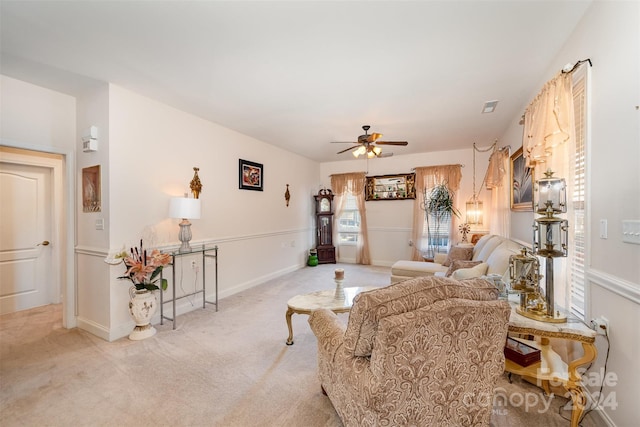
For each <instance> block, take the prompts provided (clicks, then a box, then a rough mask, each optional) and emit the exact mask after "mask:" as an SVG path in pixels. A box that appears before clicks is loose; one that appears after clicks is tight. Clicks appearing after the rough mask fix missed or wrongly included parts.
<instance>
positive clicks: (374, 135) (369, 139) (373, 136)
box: [366, 133, 382, 142]
mask: <svg viewBox="0 0 640 427" xmlns="http://www.w3.org/2000/svg"><path fill="white" fill-rule="evenodd" d="M381 136H382V134H381V133H372V134H371V135H367V138H366V140H367V142H374V141H375V140H376V139H378V138H380V137H381Z"/></svg>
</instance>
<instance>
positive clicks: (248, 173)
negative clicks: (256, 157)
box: [238, 159, 264, 191]
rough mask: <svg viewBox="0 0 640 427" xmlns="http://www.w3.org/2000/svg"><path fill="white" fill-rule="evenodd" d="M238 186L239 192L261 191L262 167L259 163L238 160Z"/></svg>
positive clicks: (262, 184)
mask: <svg viewBox="0 0 640 427" xmlns="http://www.w3.org/2000/svg"><path fill="white" fill-rule="evenodd" d="M238 179H239V184H238V185H239V186H240V189H241V190H254V191H262V189H263V186H264V166H263V165H262V164H260V163H255V162H250V161H248V160H243V159H240V161H239V178H238Z"/></svg>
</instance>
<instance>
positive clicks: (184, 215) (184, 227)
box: [169, 197, 200, 252]
mask: <svg viewBox="0 0 640 427" xmlns="http://www.w3.org/2000/svg"><path fill="white" fill-rule="evenodd" d="M169 217H171V218H180V219H182V221H181V222H180V224H179V225H180V233H179V234H178V239H180V242H182V245H181V246H180V249H179V250H180V252H190V251H191V246H190V245H189V241H190V240H191V222H189V220H190V219H200V199H190V198H188V197H172V198H171V202H170V204H169Z"/></svg>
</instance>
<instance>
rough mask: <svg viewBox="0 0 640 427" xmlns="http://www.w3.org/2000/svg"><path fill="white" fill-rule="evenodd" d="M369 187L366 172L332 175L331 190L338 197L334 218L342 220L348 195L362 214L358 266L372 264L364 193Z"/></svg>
mask: <svg viewBox="0 0 640 427" xmlns="http://www.w3.org/2000/svg"><path fill="white" fill-rule="evenodd" d="M366 185H367V177H366V174H365V173H364V172H352V173H342V174H336V175H331V188H332V189H333V194H334V195H335V197H336V203H335V206H336V210H335V215H334V218H335V220H338V221H339V220H340V216H341V215H342V212H343V210H344V206H345V202H346V197H345V196H346V195H348V194H350V195H352V196H354V197H355V199H356V206H357V207H358V212H359V214H360V231H359V233H358V239H357V240H358V241H357V243H356V245H357V246H356V264H365V265H368V264H371V256H370V255H369V235H368V232H367V215H366V211H365V206H364V191H365V187H366ZM333 234H334V239H333V241H334V242H338V227H337V225H336V224H334V227H333ZM336 250H337V251H338V256H339V254H340V245H337V246H336Z"/></svg>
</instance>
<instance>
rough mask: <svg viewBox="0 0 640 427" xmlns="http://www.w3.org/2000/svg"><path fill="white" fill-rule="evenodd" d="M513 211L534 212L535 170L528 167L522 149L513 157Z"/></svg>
mask: <svg viewBox="0 0 640 427" xmlns="http://www.w3.org/2000/svg"><path fill="white" fill-rule="evenodd" d="M511 210H512V211H515V212H532V211H533V168H529V167H527V166H526V162H525V160H524V156H523V155H522V148H520V149H518V150H517V151H516V152H515V153H513V154H512V155H511Z"/></svg>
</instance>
